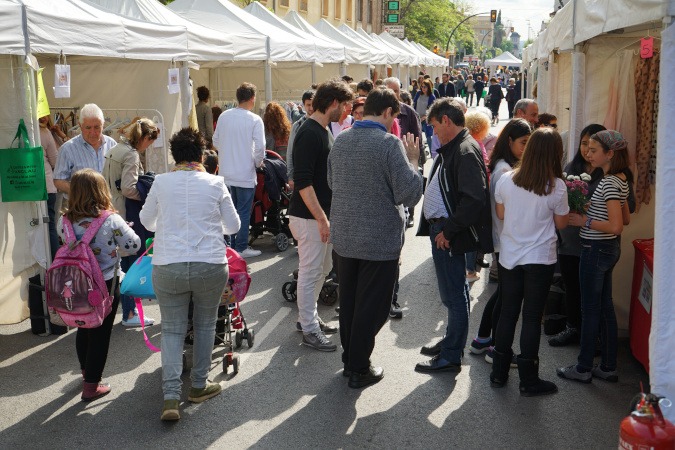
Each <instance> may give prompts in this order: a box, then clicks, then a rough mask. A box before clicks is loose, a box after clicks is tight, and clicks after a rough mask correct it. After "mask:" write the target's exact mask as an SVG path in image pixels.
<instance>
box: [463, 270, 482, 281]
mask: <svg viewBox="0 0 675 450" xmlns="http://www.w3.org/2000/svg"><path fill="white" fill-rule="evenodd" d="M478 280H480V275H479V274H478V272H473V273H467V274H466V281H468V282H469V283H473V282H474V281H478Z"/></svg>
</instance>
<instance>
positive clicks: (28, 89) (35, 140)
mask: <svg viewBox="0 0 675 450" xmlns="http://www.w3.org/2000/svg"><path fill="white" fill-rule="evenodd" d="M27 57H29V58H32V55H28V56H27ZM10 58H16V61H17V64H16V67H21V72H20V80H19V83H20V86H21V91H22V92H23V93H24V95H23V96H22V97H21V98H22V103H23V104H22V105H21V106H22V108H21V111H22V114H21V115H22V118H23V119H24V123H25V124H26V131H27V132H28V142H29V144H30V145H31V146H32V147H34V146H36V145H38V144H39V143H40V142H39V141H40V129H39V123H38V121H37V117H34V116H35V114H36V112H37V95H36V83H35V70H33V68H32V67H31V66H30V65H29V64H26V63H25V62H23V61H21V57H20V56H10ZM12 76H14V74H12ZM35 209H36V211H37V224H38V225H37V226H39V227H41V228H42V233H43V234H44V243H45V248H44V251H45V263H46V266H47V267H49V266H51V264H52V252H51V246H50V245H49V225H48V223H47V222H46V221H45V219H47V220H49V219H48V218H47V217H48V214H46V212H47V204H46V202H45V201H39V202H35ZM45 275H46V271H45V269H44V268H42V267H41V268H40V278H41V279H42V282H43V285H44V284H45ZM42 312H43V315H44V317H45V319H44V321H45V333H44V334H41V336H49V335H50V334H52V328H51V323H50V322H49V310H48V309H47V298H46V294H44V293H43V294H42Z"/></svg>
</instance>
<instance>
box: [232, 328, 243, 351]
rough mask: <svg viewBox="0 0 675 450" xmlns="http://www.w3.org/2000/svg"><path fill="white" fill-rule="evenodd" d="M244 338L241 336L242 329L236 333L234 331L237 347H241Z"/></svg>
mask: <svg viewBox="0 0 675 450" xmlns="http://www.w3.org/2000/svg"><path fill="white" fill-rule="evenodd" d="M243 340H244V338H243V337H242V336H241V330H237V332H236V333H234V346H235V348H239V347H241V343H242V342H243Z"/></svg>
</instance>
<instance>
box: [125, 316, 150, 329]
mask: <svg viewBox="0 0 675 450" xmlns="http://www.w3.org/2000/svg"><path fill="white" fill-rule="evenodd" d="M143 321H144V322H145V326H146V327H149V326H150V325H152V324H153V323H155V319H151V318H150V317H144V318H143ZM122 325H123V326H125V327H140V326H141V318H140V317H139V316H137V315H136V316H134V317H132V318H131V319H128V320H123V321H122Z"/></svg>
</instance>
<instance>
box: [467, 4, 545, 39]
mask: <svg viewBox="0 0 675 450" xmlns="http://www.w3.org/2000/svg"><path fill="white" fill-rule="evenodd" d="M553 2H554V0H474V2H473V4H474V9H475V10H476V12H479V11H478V9H483V8H484V9H485V10H486V11H487V10H490V9H497V10H499V9H501V10H502V22H506V21H507V20H509V19H510V20H511V21H513V26H514V27H515V29H516V32H518V34H520V37H521V41H523V42H524V41H526V40H527V37H528V20H529V26H530V27H531V28H532V31H531V32H530V37H532V38H534V37H536V33H538V32H539V31H540V29H541V21H542V20H544V21H548V20H549V19H550V16H549V14H550V13H551V12H552V11H553Z"/></svg>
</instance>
